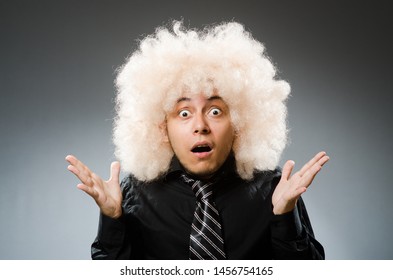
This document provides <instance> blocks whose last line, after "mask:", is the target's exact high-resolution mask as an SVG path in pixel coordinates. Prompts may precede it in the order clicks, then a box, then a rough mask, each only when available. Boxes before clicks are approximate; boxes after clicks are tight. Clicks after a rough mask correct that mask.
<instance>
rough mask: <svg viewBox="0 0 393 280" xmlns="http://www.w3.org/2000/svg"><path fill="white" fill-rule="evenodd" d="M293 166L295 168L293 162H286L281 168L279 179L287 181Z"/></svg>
mask: <svg viewBox="0 0 393 280" xmlns="http://www.w3.org/2000/svg"><path fill="white" fill-rule="evenodd" d="M294 166H295V162H294V161H293V160H288V161H287V162H286V163H285V164H284V166H283V168H282V175H281V178H282V179H285V180H289V177H290V176H291V173H292V170H293V167H294Z"/></svg>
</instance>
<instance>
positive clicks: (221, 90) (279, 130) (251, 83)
mask: <svg viewBox="0 0 393 280" xmlns="http://www.w3.org/2000/svg"><path fill="white" fill-rule="evenodd" d="M172 29H173V30H172ZM275 76H276V69H275V67H274V66H273V64H272V63H271V61H270V60H269V58H268V57H267V56H266V55H265V53H264V46H263V45H262V44H261V43H260V42H258V41H256V40H255V39H253V38H252V36H251V34H250V33H248V32H247V31H245V30H244V27H243V26H242V25H241V24H239V23H236V22H229V23H223V24H220V25H216V26H213V27H209V28H205V29H203V30H191V29H190V30H187V29H186V28H185V27H184V26H183V24H182V22H179V21H175V22H173V25H172V27H171V28H170V29H169V30H168V29H167V28H165V27H160V28H157V29H156V32H155V33H154V34H153V35H151V36H148V37H146V38H144V39H143V40H142V41H141V42H140V47H139V49H138V50H137V51H135V52H133V53H132V54H131V56H130V57H129V58H128V59H127V61H126V63H125V64H124V65H123V66H122V67H121V68H120V69H119V73H118V76H117V78H116V86H117V91H118V94H117V98H116V105H117V106H116V113H117V115H116V118H115V122H114V133H113V138H114V144H115V147H116V150H115V154H116V156H117V158H118V159H119V160H120V162H121V165H122V168H123V170H124V171H125V172H130V173H132V174H133V175H134V176H135V177H136V178H137V179H139V180H142V181H151V180H154V179H155V178H157V177H158V176H160V175H162V174H164V173H166V172H167V171H168V169H169V165H170V162H171V159H172V157H173V155H174V153H173V150H172V148H171V146H170V144H169V143H168V142H167V141H165V137H164V135H163V133H162V125H163V124H165V116H166V114H167V113H168V112H170V111H171V110H172V109H173V107H174V106H175V104H176V101H177V100H178V99H179V98H180V97H181V96H182V95H183V94H184V93H188V94H197V93H204V94H206V96H211V95H212V94H213V92H218V94H219V95H220V96H221V97H222V99H223V100H224V101H225V102H226V103H227V105H228V107H229V108H230V116H231V120H232V123H233V126H234V129H235V131H236V136H235V141H234V145H233V153H234V156H235V159H236V167H237V172H238V174H239V175H240V177H242V178H243V179H246V180H248V179H251V178H252V177H253V173H254V171H255V170H267V169H274V168H275V167H276V166H277V164H278V161H279V158H280V155H281V153H282V151H283V149H284V148H285V145H286V140H287V129H286V111H287V109H286V105H285V100H286V98H287V97H288V95H289V92H290V86H289V84H288V83H287V82H285V81H282V80H277V79H276V78H275Z"/></svg>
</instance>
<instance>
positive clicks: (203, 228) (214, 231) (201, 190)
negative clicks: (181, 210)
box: [183, 176, 226, 260]
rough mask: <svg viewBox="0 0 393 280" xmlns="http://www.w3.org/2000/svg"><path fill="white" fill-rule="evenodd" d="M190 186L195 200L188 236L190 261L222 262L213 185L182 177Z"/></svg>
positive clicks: (218, 217)
mask: <svg viewBox="0 0 393 280" xmlns="http://www.w3.org/2000/svg"><path fill="white" fill-rule="evenodd" d="M183 179H184V181H185V182H187V183H188V184H189V185H191V187H192V190H193V191H194V193H195V196H196V199H197V205H196V209H195V212H194V220H193V222H192V225H191V234H190V259H191V260H197V259H200V260H224V259H226V257H225V251H224V240H223V238H222V233H221V224H220V215H219V213H218V211H217V209H216V208H215V203H214V201H213V199H212V197H213V196H212V194H213V184H212V183H202V182H201V181H199V180H197V181H195V180H193V179H190V178H188V177H185V176H183Z"/></svg>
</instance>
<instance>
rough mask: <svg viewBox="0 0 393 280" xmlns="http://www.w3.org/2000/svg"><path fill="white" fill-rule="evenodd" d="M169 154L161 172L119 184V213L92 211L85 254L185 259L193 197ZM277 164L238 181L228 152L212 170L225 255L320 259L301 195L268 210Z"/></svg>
mask: <svg viewBox="0 0 393 280" xmlns="http://www.w3.org/2000/svg"><path fill="white" fill-rule="evenodd" d="M182 174H184V170H183V168H182V167H181V166H180V164H179V162H178V161H177V160H176V158H174V160H173V161H172V163H171V168H170V171H169V172H168V174H166V176H163V177H161V178H159V179H157V180H155V181H153V182H149V183H144V182H141V181H138V180H137V179H135V178H134V177H133V176H131V175H130V176H128V177H126V178H125V179H124V180H123V181H122V183H121V187H122V192H123V204H122V207H123V215H122V217H120V218H119V219H112V218H109V217H106V216H104V215H102V214H101V215H100V224H99V229H98V235H97V237H96V239H95V241H94V243H93V244H92V251H91V253H92V258H93V259H188V255H189V240H190V232H191V224H192V221H193V214H194V211H195V207H196V198H195V195H194V192H193V191H192V189H191V187H190V186H189V185H188V184H186V183H184V182H183V180H182V179H181V178H180V176H181V175H182ZM280 177H281V172H280V170H279V169H276V170H274V171H264V172H258V173H256V174H255V175H254V178H253V179H252V180H251V181H245V180H243V179H241V178H240V177H239V176H238V175H237V173H236V171H235V161H234V159H233V157H229V159H228V160H227V161H226V163H225V164H224V165H223V167H222V168H221V169H220V170H219V172H217V174H216V176H215V178H214V181H216V189H215V193H214V199H215V202H216V208H217V210H218V211H219V213H220V218H221V224H222V228H223V238H224V244H225V251H226V255H227V258H228V259H323V258H324V249H323V247H322V245H321V244H320V243H319V242H318V241H316V240H315V238H314V234H313V230H312V227H311V224H310V220H309V218H308V215H307V211H306V208H305V205H304V203H303V200H302V198H300V199H299V200H298V203H297V205H296V207H295V209H294V210H293V211H291V212H289V213H286V214H283V215H274V214H273V211H272V202H271V201H272V200H271V198H272V193H273V191H274V188H275V187H276V185H277V183H278V182H279V180H280Z"/></svg>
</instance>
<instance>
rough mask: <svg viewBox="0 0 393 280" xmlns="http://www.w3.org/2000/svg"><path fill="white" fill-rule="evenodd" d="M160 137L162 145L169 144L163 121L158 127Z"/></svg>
mask: <svg viewBox="0 0 393 280" xmlns="http://www.w3.org/2000/svg"><path fill="white" fill-rule="evenodd" d="M159 128H160V131H161V135H162V141H163V142H164V143H169V137H168V129H167V126H166V120H164V121H163V122H162V123H161V124H160V125H159Z"/></svg>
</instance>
